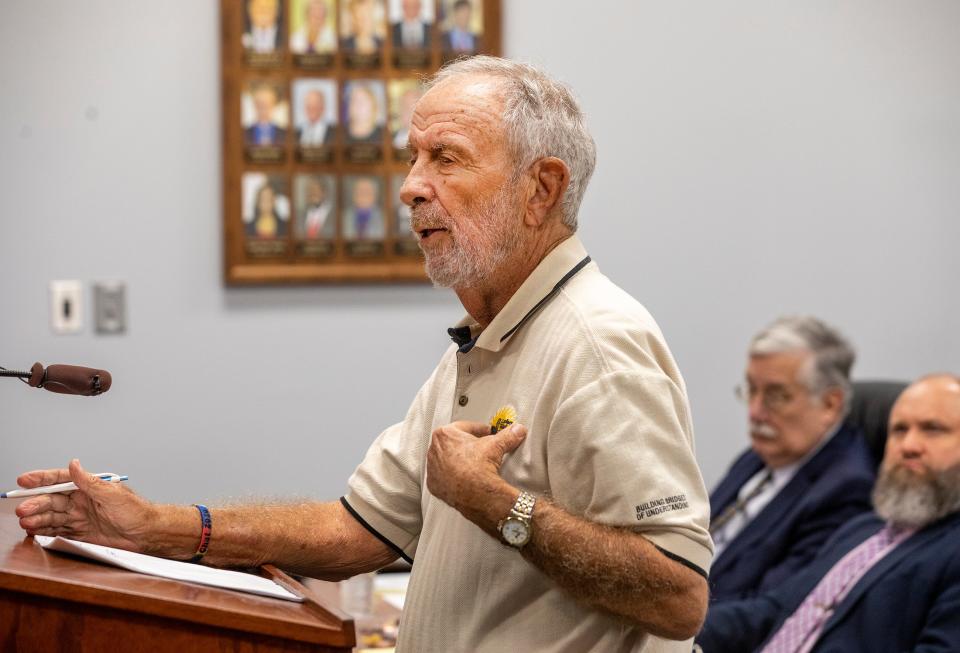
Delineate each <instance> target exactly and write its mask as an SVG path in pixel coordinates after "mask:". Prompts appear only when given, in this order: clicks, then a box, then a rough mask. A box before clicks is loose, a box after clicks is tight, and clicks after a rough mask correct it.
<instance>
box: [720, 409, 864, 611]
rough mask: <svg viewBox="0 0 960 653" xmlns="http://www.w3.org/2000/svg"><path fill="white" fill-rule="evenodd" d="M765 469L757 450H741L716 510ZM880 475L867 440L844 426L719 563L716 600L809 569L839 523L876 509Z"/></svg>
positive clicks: (758, 589) (724, 482) (746, 594)
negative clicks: (872, 497)
mask: <svg viewBox="0 0 960 653" xmlns="http://www.w3.org/2000/svg"><path fill="white" fill-rule="evenodd" d="M762 467H763V461H761V460H760V457H759V456H757V455H756V454H755V453H754V452H753V451H752V450H748V451H747V452H746V453H744V454H743V455H741V456H740V458H739V459H737V461H736V462H735V463H734V464H733V466H732V467H731V468H730V471H729V472H727V475H726V476H725V477H724V478H723V480H721V481H720V483H719V485H717V487H716V489H715V490H714V491H713V493H712V494H711V495H710V511H711V514H712V515H713V516H714V517H716V516H717V515H719V514H721V513H722V512H723V510H724V509H725V508H726V507H727V506H728V505H730V504H732V503H733V502H734V501H736V498H737V492H739V490H740V488H741V487H742V486H743V484H744V483H746V482H747V480H749V479H750V477H751V476H753V475H754V474H756V473H757V472H758V471H760V469H761V468H762ZM874 477H875V470H874V464H873V461H872V459H871V457H870V451H869V449H868V448H867V445H866V443H865V442H864V440H863V438H862V437H861V436H860V433H859V431H856V430H854V429H853V428H851V427H848V426H846V425H844V426H843V427H841V428H840V430H839V431H837V433H836V434H835V435H834V436H833V438H832V439H831V440H830V441H829V442H828V443H827V444H825V445H824V446H823V448H822V449H821V450H820V451H818V452H817V453H816V455H814V457H813V458H811V459H810V460H808V461H807V462H806V464H804V465H803V467H801V468H800V469H799V470H797V473H796V475H795V476H794V477H793V478H792V479H790V482H789V483H787V484H786V485H785V486H784V487H783V489H781V490H780V492H779V493H777V496H775V497H774V498H773V500H772V501H771V502H770V503H768V504H767V505H766V506H765V507H764V509H763V510H762V511H760V514H758V515H757V516H756V518H755V519H754V520H753V521H751V522H750V523H749V524H747V526H746V528H744V529H743V530H742V531H740V533H739V534H738V535H737V537H735V538H734V539H733V540H732V541H731V542H730V543H729V544H727V546H726V548H724V549H723V552H722V553H721V554H720V555H719V556H717V558H716V560H714V562H713V565H712V567H711V570H710V590H711V596H712V598H713V600H727V599H735V598H748V597H750V596H755V595H756V594H759V593H761V592H763V591H765V590H767V589H770V588H772V587H776V586H777V585H778V584H780V583H782V582H783V581H784V580H786V579H787V578H789V577H790V576H792V575H793V574H794V573H796V572H797V571H798V570H800V569H802V568H803V567H804V566H806V565H807V564H808V563H809V562H810V561H811V560H812V559H813V557H814V556H815V555H816V554H817V551H818V550H819V549H820V547H821V546H823V543H824V542H826V541H827V538H829V537H830V536H831V535H832V534H833V532H834V531H835V530H837V528H838V527H839V526H840V525H842V524H843V523H845V522H847V521H849V520H850V518H851V517H853V516H854V515H858V514H860V513H862V512H869V511H870V510H871V504H870V492H871V490H872V489H873V482H874Z"/></svg>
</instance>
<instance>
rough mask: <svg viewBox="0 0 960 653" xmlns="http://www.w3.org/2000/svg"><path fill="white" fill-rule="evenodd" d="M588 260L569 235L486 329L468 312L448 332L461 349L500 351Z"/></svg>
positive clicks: (583, 251)
mask: <svg viewBox="0 0 960 653" xmlns="http://www.w3.org/2000/svg"><path fill="white" fill-rule="evenodd" d="M588 263H590V257H589V256H587V250H586V249H584V247H583V244H582V243H581V242H580V239H579V238H577V236H576V235H573V236H570V237H569V238H567V239H566V240H564V241H563V242H562V243H560V244H559V245H557V246H556V247H554V248H553V250H552V251H551V252H550V253H549V254H547V256H546V257H544V259H543V260H542V261H540V264H539V265H538V266H537V267H536V268H535V269H534V270H533V272H531V273H530V276H528V277H527V278H526V280H525V281H524V282H523V284H521V286H520V287H519V288H518V289H517V291H516V292H515V293H514V294H513V296H512V297H511V298H510V299H509V300H508V301H507V304H506V305H505V306H504V307H503V308H502V309H501V310H500V312H499V313H497V315H496V317H494V318H493V321H492V322H491V323H490V324H489V325H488V326H487V328H486V329H483V330H481V329H480V325H479V324H477V321H476V320H474V319H473V318H472V317H471V316H470V315H467V316H466V317H464V318H463V319H462V320H460V322H458V323H457V324H456V326H454V327H452V328H450V329H447V333H449V334H450V337H451V338H452V339H453V341H454V342H455V343H456V344H457V346H458V347H459V348H460V351H464V352H466V351H469V350H470V349H471V348H472V347H474V346H476V347H480V348H481V349H486V350H488V351H500V349H501V348H502V347H503V346H504V345H505V344H506V342H507V341H508V340H509V339H510V338H511V337H512V336H513V334H515V333H516V332H517V331H519V330H520V329H521V328H522V327H523V325H524V324H526V322H527V321H528V320H529V319H530V318H532V317H533V316H534V315H535V314H536V312H537V311H538V310H540V308H542V307H543V306H544V305H545V304H546V303H547V302H548V301H549V300H550V299H551V298H552V297H553V296H554V295H556V294H557V293H558V292H560V289H561V288H562V287H563V285H564V284H565V283H566V282H567V281H569V280H570V279H571V278H572V277H573V276H574V275H575V274H576V273H577V272H579V271H580V270H582V269H583V268H584V267H586V265H587V264H588Z"/></svg>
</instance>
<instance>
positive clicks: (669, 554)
mask: <svg viewBox="0 0 960 653" xmlns="http://www.w3.org/2000/svg"><path fill="white" fill-rule="evenodd" d="M653 546H655V547H656V548H657V551H659V552H660V553H662V554H663V555H665V556H667V557H668V558H670V559H671V560H673V561H675V562H679V563H680V564H681V565H683V566H684V567H686V568H687V569H692V570H693V571H695V572H697V573H698V574H700V575H701V576H703V577H704V578H706V579H707V580H710V577H709V576H708V575H707V572H705V571H704V570H703V569H701V568H700V567H699V566H697V565H695V564H693V563H692V562H690V561H689V560H687V559H686V558H683V557H681V556H678V555H677V554H676V553H673V552H671V551H667V550H666V549H664V548H663V547H662V546H657V545H656V544H654V545H653Z"/></svg>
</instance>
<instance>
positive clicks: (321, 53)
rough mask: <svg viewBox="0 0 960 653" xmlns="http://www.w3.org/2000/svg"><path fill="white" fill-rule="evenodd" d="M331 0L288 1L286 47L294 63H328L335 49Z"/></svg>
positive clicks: (332, 3)
mask: <svg viewBox="0 0 960 653" xmlns="http://www.w3.org/2000/svg"><path fill="white" fill-rule="evenodd" d="M336 23H337V16H336V5H335V3H334V0H291V1H290V51H291V52H292V53H293V54H294V58H295V59H296V60H297V63H299V64H301V65H307V66H318V65H328V66H329V65H330V64H331V63H332V62H333V53H334V52H336V51H337V33H336Z"/></svg>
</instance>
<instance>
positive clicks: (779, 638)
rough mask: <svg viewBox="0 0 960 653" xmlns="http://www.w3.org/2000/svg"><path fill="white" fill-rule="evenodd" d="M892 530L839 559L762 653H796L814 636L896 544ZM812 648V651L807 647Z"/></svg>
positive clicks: (863, 543) (873, 538) (888, 528)
mask: <svg viewBox="0 0 960 653" xmlns="http://www.w3.org/2000/svg"><path fill="white" fill-rule="evenodd" d="M898 535H902V534H898V533H895V532H894V531H893V530H892V529H891V528H890V527H889V526H884V527H883V528H882V529H880V531H879V532H878V533H877V534H876V535H874V536H873V537H870V538H868V539H866V540H864V541H863V542H861V543H860V546H858V547H857V548H855V549H853V550H851V551H850V552H849V553H848V554H847V555H845V556H844V557H843V558H841V559H840V561H839V562H837V564H835V565H834V566H833V568H832V569H831V570H830V571H829V572H827V575H826V576H824V577H823V578H821V579H820V582H819V583H818V584H817V586H816V587H814V588H813V591H812V592H810V594H808V595H807V598H806V599H804V600H803V603H801V604H800V607H799V608H797V609H796V611H795V612H794V613H793V614H792V615H790V617H789V618H788V619H787V620H786V621H785V622H784V624H783V625H782V626H781V627H780V629H779V630H778V631H777V632H776V634H775V635H774V636H773V638H772V639H771V640H770V642H769V643H768V644H767V645H766V646H764V647H763V650H762V651H761V653H797V652H798V651H801V650H807V649H803V648H801V647H803V645H804V644H806V643H807V640H808V639H809V638H810V636H811V635H812V634H813V633H816V632H817V631H819V630H820V629H822V628H823V625H824V624H825V623H826V622H827V619H829V618H830V615H832V614H833V611H834V609H835V608H836V604H837V603H838V602H839V599H840V598H841V597H842V596H844V595H845V594H846V592H847V590H848V589H849V587H850V583H851V582H852V581H854V580H855V579H858V578H860V577H861V576H862V575H863V574H864V573H865V571H866V570H868V569H869V568H870V567H872V566H873V565H874V564H875V563H876V562H877V556H878V555H880V553H881V552H882V551H883V550H884V549H886V548H888V547H889V546H890V545H891V544H893V543H894V540H895V539H901V538H900V537H898ZM808 648H809V647H808Z"/></svg>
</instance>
